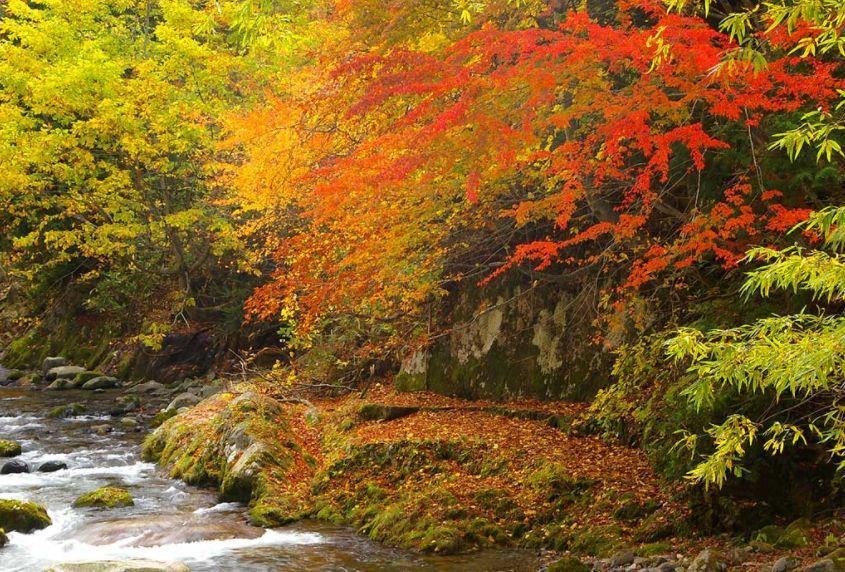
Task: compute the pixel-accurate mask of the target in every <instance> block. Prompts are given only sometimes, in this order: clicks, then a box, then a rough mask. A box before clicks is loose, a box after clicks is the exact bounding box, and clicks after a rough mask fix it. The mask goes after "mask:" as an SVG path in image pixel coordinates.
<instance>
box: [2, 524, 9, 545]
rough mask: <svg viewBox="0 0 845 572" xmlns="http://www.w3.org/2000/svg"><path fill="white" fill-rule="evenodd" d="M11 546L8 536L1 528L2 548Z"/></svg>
mask: <svg viewBox="0 0 845 572" xmlns="http://www.w3.org/2000/svg"><path fill="white" fill-rule="evenodd" d="M7 544H9V537H8V536H6V531H5V530H3V529H2V528H0V548H3V547H4V546H6V545H7Z"/></svg>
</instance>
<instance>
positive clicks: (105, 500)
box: [73, 487, 135, 508]
mask: <svg viewBox="0 0 845 572" xmlns="http://www.w3.org/2000/svg"><path fill="white" fill-rule="evenodd" d="M134 505H135V501H133V500H132V495H131V494H130V493H129V491H127V490H126V489H122V488H118V487H102V488H99V489H97V490H95V491H91V492H90V493H85V494H84V495H82V496H80V497H79V498H77V499H76V500H75V501H74V502H73V506H75V507H77V508H79V507H94V508H120V507H127V506H134Z"/></svg>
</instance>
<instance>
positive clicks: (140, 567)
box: [44, 560, 191, 572]
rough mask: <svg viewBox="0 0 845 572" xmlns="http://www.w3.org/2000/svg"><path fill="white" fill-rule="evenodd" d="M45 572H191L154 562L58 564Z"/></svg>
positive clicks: (126, 561) (117, 561) (108, 561)
mask: <svg viewBox="0 0 845 572" xmlns="http://www.w3.org/2000/svg"><path fill="white" fill-rule="evenodd" d="M44 572H191V569H190V568H188V567H187V566H186V565H185V564H183V563H182V562H155V561H152V560H102V561H99V562H72V563H68V564H56V565H55V566H52V567H50V568H47V569H46V570H45V571H44Z"/></svg>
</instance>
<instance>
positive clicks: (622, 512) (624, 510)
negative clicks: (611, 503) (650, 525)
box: [613, 499, 660, 522]
mask: <svg viewBox="0 0 845 572" xmlns="http://www.w3.org/2000/svg"><path fill="white" fill-rule="evenodd" d="M658 508H660V504H658V503H657V502H655V501H653V500H648V501H646V502H642V503H641V502H639V501H637V500H634V499H630V500H626V501H625V502H624V503H623V504H622V505H621V506H620V507H619V508H617V509H616V510H615V511H614V512H613V517H614V518H615V519H617V520H621V521H622V522H636V521H638V520H641V519H643V518H645V517H647V516H649V515H650V514H652V513H654V511H656V510H657V509H658Z"/></svg>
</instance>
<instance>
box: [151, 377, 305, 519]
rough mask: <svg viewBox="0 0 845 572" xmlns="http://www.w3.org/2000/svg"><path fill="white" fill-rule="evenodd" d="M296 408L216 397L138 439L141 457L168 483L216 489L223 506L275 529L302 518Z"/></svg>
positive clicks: (250, 395)
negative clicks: (238, 506)
mask: <svg viewBox="0 0 845 572" xmlns="http://www.w3.org/2000/svg"><path fill="white" fill-rule="evenodd" d="M245 389H246V388H245ZM297 407H304V406H297V405H291V404H282V403H281V402H279V401H277V400H275V399H273V398H272V397H269V396H266V395H262V394H260V393H258V392H253V391H249V390H248V389H246V390H245V391H244V393H242V394H241V395H239V396H236V395H235V394H233V393H219V394H216V395H214V396H212V397H210V398H208V399H206V400H205V401H203V402H202V403H200V404H198V405H197V406H196V407H194V408H193V409H190V410H187V411H186V412H184V413H182V414H178V415H175V416H174V417H172V418H170V419H168V420H166V421H164V422H163V423H162V425H161V426H160V427H159V428H158V429H156V430H155V431H154V432H153V433H152V434H150V435H149V436H148V437H147V439H146V440H145V442H144V445H143V455H144V458H145V459H146V460H149V461H155V462H158V463H160V464H161V465H164V466H165V467H167V468H168V470H169V473H170V476H172V477H174V478H179V479H182V480H184V481H185V482H187V483H189V484H194V485H200V486H216V487H218V488H219V489H220V492H221V496H222V497H223V498H224V499H227V500H237V501H241V502H245V503H248V504H249V511H248V516H249V519H250V521H251V522H252V523H253V524H255V525H258V526H265V527H274V526H281V525H283V524H287V523H289V522H291V521H294V520H298V519H300V518H301V517H302V515H303V514H305V513H306V512H307V510H306V504H307V500H308V490H309V487H310V483H311V477H312V474H311V471H312V469H313V466H312V465H313V458H312V457H311V456H310V455H308V454H307V453H306V451H305V450H304V449H303V447H302V445H301V441H300V438H301V436H300V435H299V434H297V433H295V432H294V428H293V426H292V424H291V416H292V415H294V411H295V410H296V408H297ZM175 411H176V409H175V408H171V409H170V410H169V411H168V412H167V413H166V415H170V414H172V413H171V412H173V413H175ZM295 414H296V415H300V414H304V412H302V411H296V413H295ZM299 430H301V431H307V430H308V429H305V428H300V429H299ZM309 460H310V462H309Z"/></svg>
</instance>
